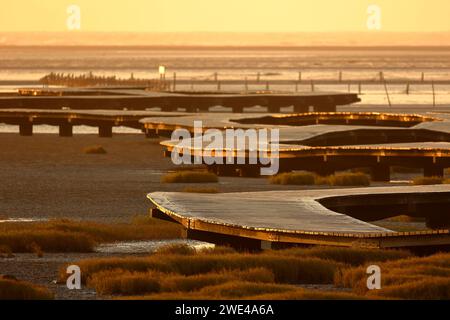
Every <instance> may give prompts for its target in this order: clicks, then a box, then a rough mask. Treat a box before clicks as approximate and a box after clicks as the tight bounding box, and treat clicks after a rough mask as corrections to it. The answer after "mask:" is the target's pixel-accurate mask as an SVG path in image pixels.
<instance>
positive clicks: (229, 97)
mask: <svg viewBox="0 0 450 320" xmlns="http://www.w3.org/2000/svg"><path fill="white" fill-rule="evenodd" d="M52 90H54V89H52ZM85 90H86V89H83V90H81V91H80V92H78V93H76V94H75V93H74V92H73V91H74V90H73V89H72V90H71V91H72V94H73V95H70V92H71V91H67V90H62V91H61V92H62V94H61V95H45V94H44V93H42V92H41V90H40V91H39V92H38V93H36V95H25V96H21V95H19V96H17V95H16V96H0V109H11V108H25V109H53V110H54V109H61V108H70V109H77V110H81V109H103V110H121V109H127V110H146V109H149V108H160V109H161V111H177V110H179V109H183V110H184V111H187V112H197V111H208V110H209V108H211V107H214V106H222V107H225V108H229V109H231V110H232V111H233V112H243V110H244V108H246V107H254V106H264V107H267V110H268V112H271V113H276V112H280V109H281V108H282V107H288V106H294V109H295V110H296V112H306V111H308V108H310V107H311V106H312V107H313V108H314V110H315V111H324V112H333V111H336V106H340V105H348V104H352V103H355V102H359V101H360V99H359V98H358V95H357V94H354V93H335V92H316V93H314V92H313V93H291V94H287V93H273V92H261V93H217V92H215V93H214V92H204V93H201V92H198V93H191V92H184V93H177V92H148V91H144V90H126V89H123V90H119V89H117V90H108V91H105V92H104V93H103V94H100V95H92V94H90V93H85V94H83V92H85ZM96 90H98V89H96ZM64 92H66V93H64ZM67 92H68V93H67ZM68 94H69V95H68Z"/></svg>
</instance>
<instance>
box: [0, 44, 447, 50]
mask: <svg viewBox="0 0 450 320" xmlns="http://www.w3.org/2000/svg"><path fill="white" fill-rule="evenodd" d="M74 48H76V49H82V50H92V49H105V50H117V49H122V50H126V49H132V50H180V51H183V50H218V51H234V50H249V51H259V50H275V51H329V50H339V51H360V50H361V51H410V50H415V51H450V45H448V46H437V45H436V46H429V45H426V46H417V45H401V46H391V45H380V46H369V45H368V46H361V45H359V46H352V45H342V46H328V45H308V46H285V45H257V46H256V45H247V46H246V45H233V46H215V45H95V46H94V45H1V44H0V50H1V49H59V50H61V49H68V50H70V49H74Z"/></svg>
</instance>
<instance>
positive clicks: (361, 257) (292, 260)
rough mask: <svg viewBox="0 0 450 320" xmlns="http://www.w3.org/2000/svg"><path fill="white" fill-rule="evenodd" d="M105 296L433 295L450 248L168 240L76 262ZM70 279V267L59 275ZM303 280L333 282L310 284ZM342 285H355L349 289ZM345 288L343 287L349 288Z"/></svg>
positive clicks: (442, 281)
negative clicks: (378, 279)
mask: <svg viewBox="0 0 450 320" xmlns="http://www.w3.org/2000/svg"><path fill="white" fill-rule="evenodd" d="M76 264H77V265H79V266H80V267H81V270H82V277H83V281H84V283H87V284H88V286H91V287H93V288H95V289H96V290H97V292H98V293H99V294H107V295H114V296H120V297H122V298H130V297H131V298H139V299H269V300H275V299H345V300H347V299H367V298H368V299H405V298H406V299H412V298H419V299H435V298H448V297H449V281H448V279H450V254H437V255H433V256H429V257H415V256H412V255H411V254H410V253H409V252H406V251H400V250H374V249H361V248H330V247H312V248H306V249H305V248H292V249H287V250H280V251H272V250H269V251H264V252H262V253H236V252H234V251H233V250H231V249H228V248H220V247H219V248H216V249H208V250H205V251H200V252H196V251H194V250H186V248H185V246H170V247H168V248H166V249H164V250H162V251H161V252H159V253H155V254H153V255H151V256H147V257H136V256H131V257H118V258H117V257H115V258H102V259H87V260H81V261H79V262H76ZM371 264H377V265H380V267H381V269H382V290H375V291H368V289H367V286H366V281H367V276H368V275H367V274H366V269H365V268H366V267H367V266H368V265H371ZM65 277H66V273H65V268H63V269H62V270H61V273H60V279H61V280H64V279H65ZM299 284H328V285H329V284H334V285H335V286H336V287H337V290H333V291H329V289H325V290H324V291H323V290H310V289H304V288H299V287H298V285H299ZM343 288H350V289H351V292H347V291H345V290H344V289H343ZM343 290H344V291H343Z"/></svg>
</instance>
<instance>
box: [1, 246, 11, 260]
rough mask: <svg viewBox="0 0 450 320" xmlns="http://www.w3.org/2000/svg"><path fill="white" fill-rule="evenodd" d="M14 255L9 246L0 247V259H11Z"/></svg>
mask: <svg viewBox="0 0 450 320" xmlns="http://www.w3.org/2000/svg"><path fill="white" fill-rule="evenodd" d="M13 257H14V254H13V252H12V250H11V248H10V247H9V246H6V245H0V258H13Z"/></svg>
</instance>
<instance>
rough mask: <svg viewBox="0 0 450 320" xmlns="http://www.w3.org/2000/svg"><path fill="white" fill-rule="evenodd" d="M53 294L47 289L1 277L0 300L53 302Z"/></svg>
mask: <svg viewBox="0 0 450 320" xmlns="http://www.w3.org/2000/svg"><path fill="white" fill-rule="evenodd" d="M51 299H53V294H52V293H51V292H50V291H49V290H48V289H46V288H44V287H41V286H38V285H35V284H32V283H30V282H27V281H20V280H16V279H11V278H8V277H3V276H0V300H51Z"/></svg>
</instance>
